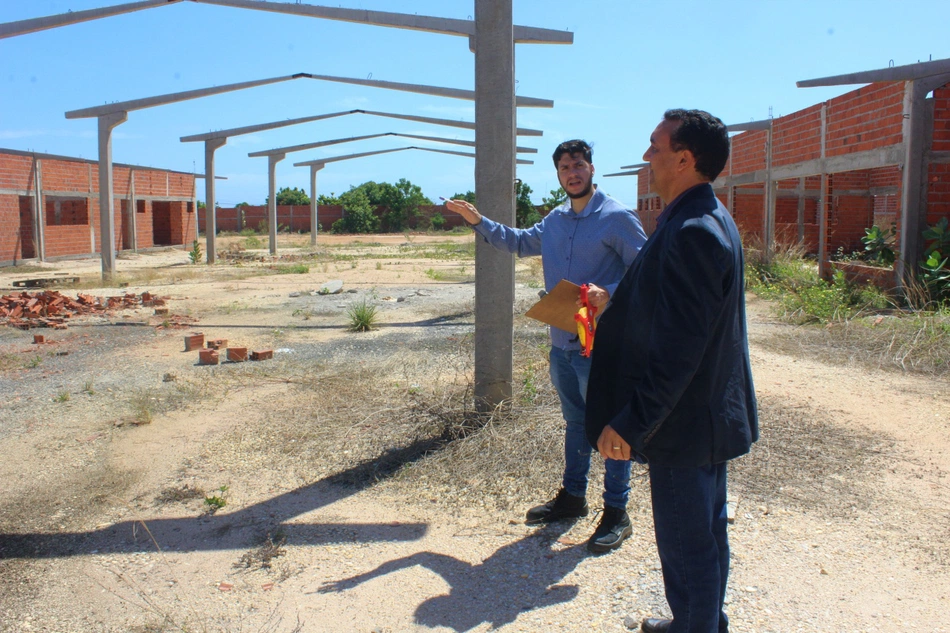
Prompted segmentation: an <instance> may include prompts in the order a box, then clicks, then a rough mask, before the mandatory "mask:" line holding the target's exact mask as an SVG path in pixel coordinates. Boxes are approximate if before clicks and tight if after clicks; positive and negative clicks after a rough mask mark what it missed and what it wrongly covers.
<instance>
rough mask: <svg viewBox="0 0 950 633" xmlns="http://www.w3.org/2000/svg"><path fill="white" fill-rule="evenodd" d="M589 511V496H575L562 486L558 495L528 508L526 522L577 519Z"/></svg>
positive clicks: (529, 523)
mask: <svg viewBox="0 0 950 633" xmlns="http://www.w3.org/2000/svg"><path fill="white" fill-rule="evenodd" d="M587 512H588V508H587V497H577V496H574V495H572V494H570V493H569V492H568V491H567V490H565V489H564V488H561V489H560V490H558V492H557V496H556V497H554V498H553V499H551V500H550V501H548V502H547V503H545V504H544V505H542V506H535V507H533V508H531V509H530V510H528V514H527V515H526V518H525V523H526V524H527V525H535V524H537V523H550V522H552V521H559V520H561V519H576V518H577V517H586V516H587Z"/></svg>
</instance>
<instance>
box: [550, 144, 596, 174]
mask: <svg viewBox="0 0 950 633" xmlns="http://www.w3.org/2000/svg"><path fill="white" fill-rule="evenodd" d="M564 154H567V155H568V156H573V155H574V154H582V155H583V156H584V160H586V161H587V162H588V163H590V164H591V165H593V164H594V148H592V147H591V146H590V145H588V144H587V141H582V140H580V139H574V140H573V141H564V142H563V143H561V144H560V145H558V146H557V149H555V150H554V166H555V167H557V162H558V161H559V160H561V156H564Z"/></svg>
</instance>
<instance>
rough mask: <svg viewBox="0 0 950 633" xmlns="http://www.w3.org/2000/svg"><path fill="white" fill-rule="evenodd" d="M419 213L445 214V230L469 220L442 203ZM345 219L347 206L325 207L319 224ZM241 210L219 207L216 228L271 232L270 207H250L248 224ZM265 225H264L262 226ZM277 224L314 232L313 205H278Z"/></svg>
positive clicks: (201, 223)
mask: <svg viewBox="0 0 950 633" xmlns="http://www.w3.org/2000/svg"><path fill="white" fill-rule="evenodd" d="M385 211H386V209H385V208H383V207H380V208H378V209H376V215H377V216H382V214H383V213H385ZM419 212H420V213H421V214H423V215H425V216H428V217H430V218H431V217H432V216H433V215H435V214H436V213H441V214H442V217H444V218H445V224H444V225H443V226H444V228H446V229H450V228H453V227H456V226H463V225H464V224H465V220H463V219H462V216H460V215H458V214H456V213H452V212H451V211H449V210H448V209H446V208H445V207H444V206H443V205H441V204H433V205H422V206H420V207H419ZM342 217H343V207H342V206H341V205H338V204H321V205H320V207H319V208H318V209H317V221H318V222H319V223H320V229H321V230H322V231H329V230H330V227H332V226H333V223H334V222H336V221H337V220H339V219H341V218H342ZM238 220H239V214H238V210H237V209H235V208H233V207H219V208H218V212H217V213H216V214H215V226H216V227H217V229H218V231H232V232H238V231H241V230H242V229H245V228H250V229H254V230H257V229H258V228H259V227H263V230H264V231H266V230H267V207H266V206H246V207H244V225H243V226H239V225H238ZM262 223H263V224H262ZM277 224H278V225H280V226H282V227H289V228H290V230H291V231H296V232H300V233H309V232H310V205H304V206H301V205H293V206H291V205H277ZM198 227H199V228H200V229H201V231H202V232H204V231H205V230H206V228H205V210H204V209H199V210H198Z"/></svg>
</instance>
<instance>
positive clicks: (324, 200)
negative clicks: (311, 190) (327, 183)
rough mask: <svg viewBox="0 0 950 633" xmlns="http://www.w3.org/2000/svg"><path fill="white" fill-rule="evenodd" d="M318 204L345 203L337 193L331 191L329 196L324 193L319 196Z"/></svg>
mask: <svg viewBox="0 0 950 633" xmlns="http://www.w3.org/2000/svg"><path fill="white" fill-rule="evenodd" d="M317 204H321V205H337V204H340V205H341V204H343V200H341V199H340V197H339V196H337V195H336V194H335V193H333V192H332V191H331V192H330V195H329V196H328V195H326V194H323V193H321V194H320V195H319V196H317Z"/></svg>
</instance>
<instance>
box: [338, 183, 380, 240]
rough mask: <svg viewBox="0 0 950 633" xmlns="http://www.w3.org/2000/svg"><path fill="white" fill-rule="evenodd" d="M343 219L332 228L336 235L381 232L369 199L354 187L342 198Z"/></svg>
mask: <svg viewBox="0 0 950 633" xmlns="http://www.w3.org/2000/svg"><path fill="white" fill-rule="evenodd" d="M340 200H341V202H342V203H343V217H342V218H341V219H339V220H337V221H336V222H334V223H333V226H332V227H331V228H330V230H331V231H333V232H334V233H375V232H376V231H378V230H379V218H377V217H376V215H375V214H374V213H373V209H374V207H373V205H372V204H370V201H369V197H368V196H367V195H366V193H365V192H364V191H363V190H362V189H359V188H356V187H353V188H351V189H350V190H349V191H347V192H346V193H344V194H343V195H342V196H340Z"/></svg>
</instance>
